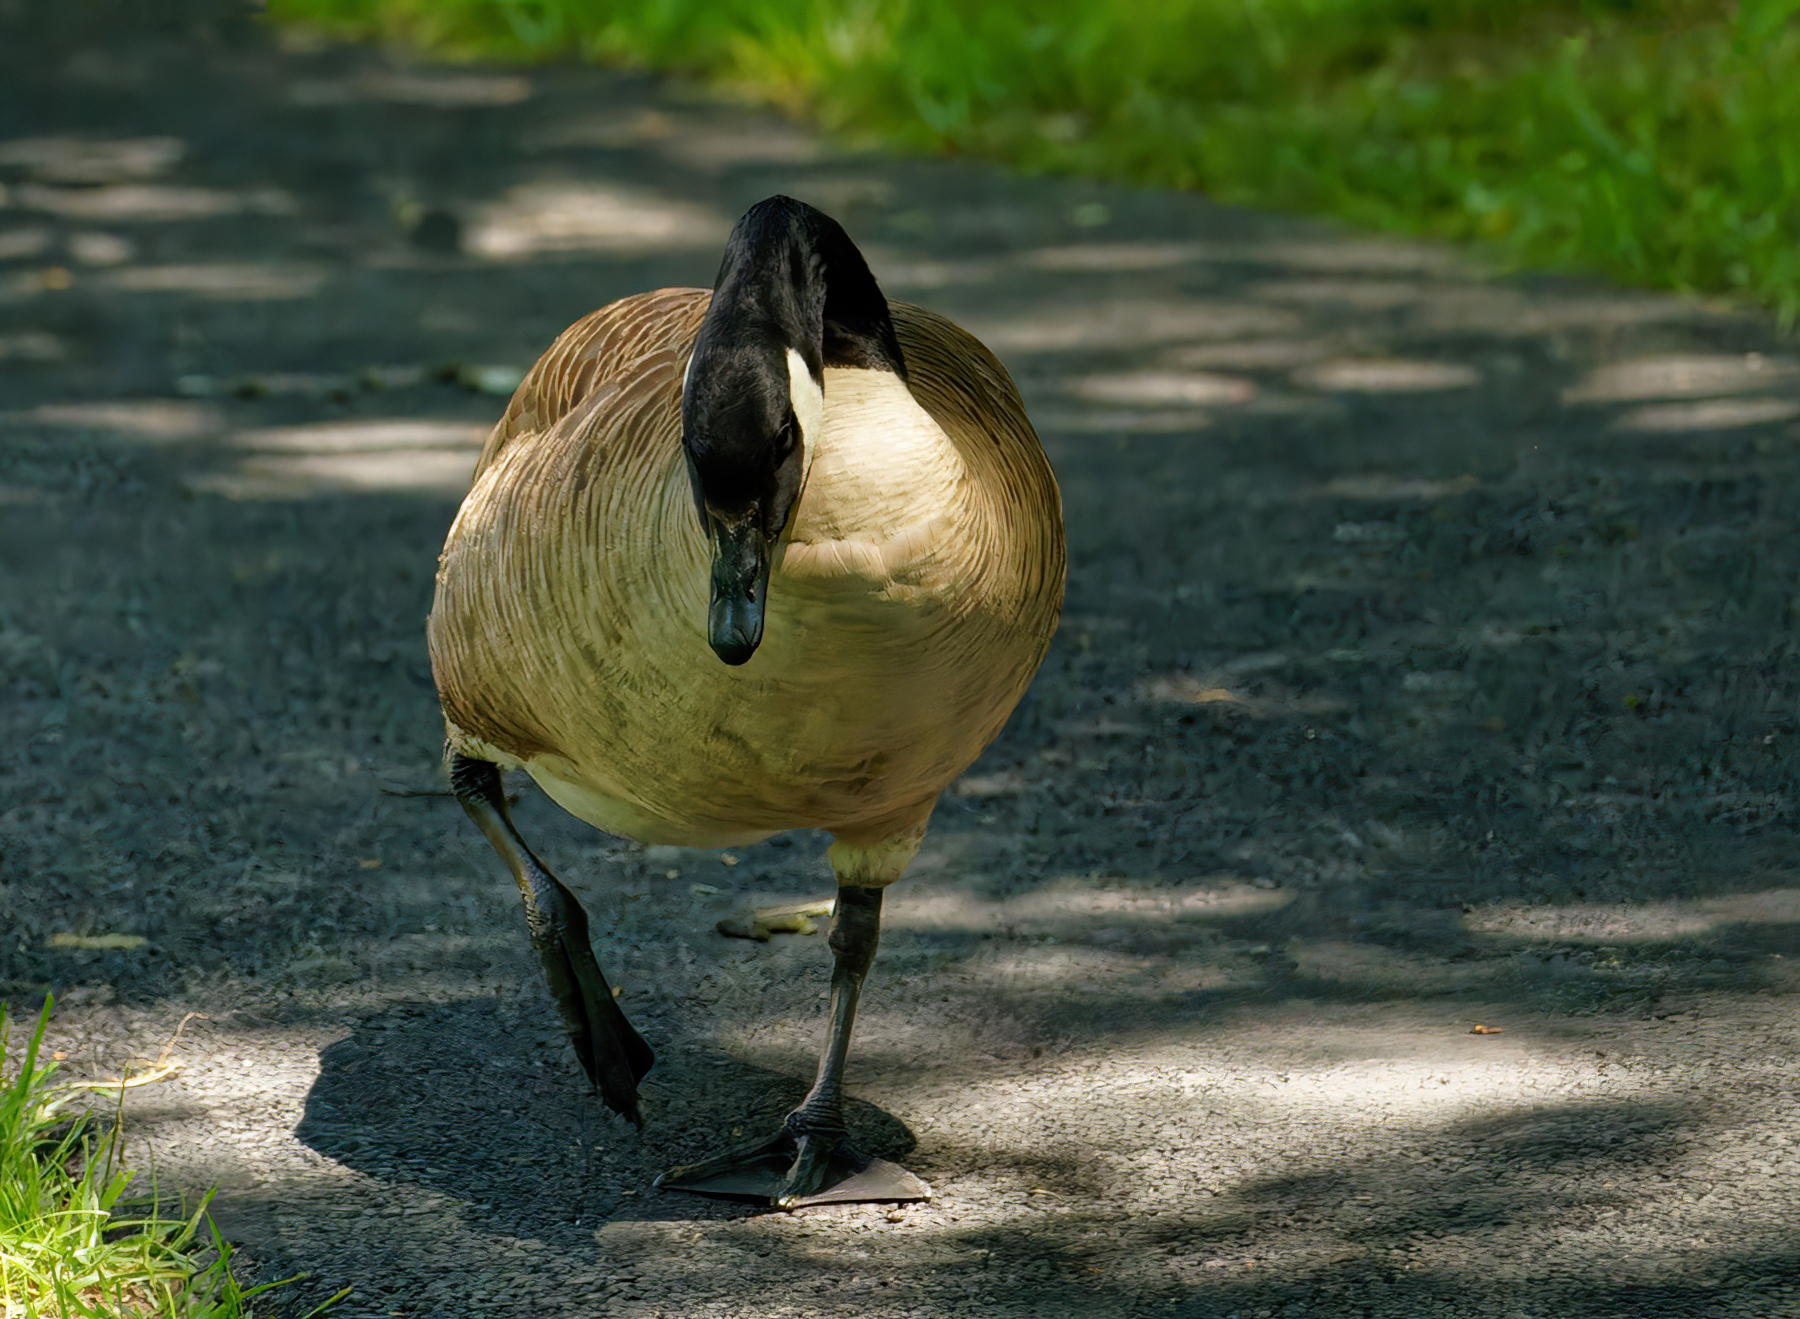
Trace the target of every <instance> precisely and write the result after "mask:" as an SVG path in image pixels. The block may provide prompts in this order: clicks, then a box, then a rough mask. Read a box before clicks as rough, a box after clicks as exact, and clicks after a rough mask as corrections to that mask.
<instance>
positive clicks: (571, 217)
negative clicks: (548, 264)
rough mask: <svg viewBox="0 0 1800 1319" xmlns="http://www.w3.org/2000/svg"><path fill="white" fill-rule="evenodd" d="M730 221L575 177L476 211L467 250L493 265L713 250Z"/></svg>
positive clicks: (526, 188)
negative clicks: (563, 255) (569, 255)
mask: <svg viewBox="0 0 1800 1319" xmlns="http://www.w3.org/2000/svg"><path fill="white" fill-rule="evenodd" d="M730 227H731V222H730V220H729V219H727V218H726V217H725V216H723V215H721V214H719V213H718V212H716V211H714V210H713V209H712V208H710V207H705V206H700V205H697V204H695V203H692V202H681V201H672V200H670V199H668V198H666V197H662V196H659V195H657V194H654V193H650V192H646V191H643V190H641V189H635V188H625V187H618V186H614V185H609V184H603V183H592V182H582V181H576V180H543V181H540V182H536V183H522V184H520V185H518V186H517V187H515V188H512V189H510V190H509V191H508V192H507V193H506V194H505V195H504V196H503V197H501V198H500V199H499V200H498V201H494V202H490V203H488V204H487V205H485V206H482V207H480V208H479V209H478V210H477V211H476V213H475V215H474V216H473V217H472V219H471V223H470V225H469V228H468V236H467V244H466V246H467V249H468V251H469V252H471V253H473V254H474V255H476V256H483V257H488V258H490V259H492V260H502V261H505V260H523V259H525V258H528V257H532V256H538V255H542V254H545V253H552V252H604V253H608V254H614V255H631V254H641V253H650V252H672V251H682V250H686V249H690V248H703V249H708V250H710V249H712V248H716V247H717V246H718V243H719V235H720V234H721V233H723V232H725V231H726V230H728V229H730Z"/></svg>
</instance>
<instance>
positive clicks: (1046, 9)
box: [271, 0, 1800, 324]
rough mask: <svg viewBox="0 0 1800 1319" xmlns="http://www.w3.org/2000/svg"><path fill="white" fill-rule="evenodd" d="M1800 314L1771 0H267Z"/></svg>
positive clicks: (1797, 31)
mask: <svg viewBox="0 0 1800 1319" xmlns="http://www.w3.org/2000/svg"><path fill="white" fill-rule="evenodd" d="M271 8H272V10H273V11H274V13H275V14H276V16H277V18H280V19H293V20H302V21H307V22H311V23H314V24H316V25H319V26H322V27H325V28H327V29H329V30H334V31H337V32H340V33H345V34H350V35H359V36H382V37H388V38H393V37H399V38H402V39H406V40H410V41H413V42H415V43H418V44H420V45H423V46H425V47H427V48H429V49H434V50H437V51H439V52H442V53H444V54H447V55H451V56H484V57H490V58H492V57H498V58H522V59H542V58H549V57H552V56H559V55H565V54H570V53H573V54H575V55H577V56H579V57H582V58H585V59H590V60H598V61H605V62H609V63H615V64H625V65H633V66H639V67H648V68H658V69H673V70H679V71H683V72H687V73H691V74H696V75H698V76H701V77H703V78H706V79H709V80H711V81H713V82H715V83H719V84H723V85H726V86H729V87H732V88H734V89H739V90H742V91H746V92H748V93H749V94H750V95H752V96H755V97H757V98H760V99H763V100H767V101H770V102H773V103H775V104H779V105H782V106H784V107H787V108H789V109H791V110H795V111H798V112H801V113H803V114H806V115H809V116H811V117H814V118H816V119H817V120H819V121H820V122H822V123H823V124H824V125H825V126H826V127H828V128H831V129H833V130H836V131H839V132H841V133H846V134H850V135H853V136H855V137H859V138H862V139H864V140H870V141H878V142H882V143H886V144H888V145H890V146H893V147H896V148H898V149H901V150H907V151H932V152H954V153H962V154H973V155H978V156H982V157H987V158H991V159H994V160H997V161H1001V162H1004V163H1007V164H1009V165H1012V166H1015V167H1018V168H1022V169H1026V170H1034V171H1055V172H1065V173H1076V174H1083V175H1088V176H1092V177H1098V178H1104V179H1110V180H1117V181H1123V182H1129V183H1141V184H1148V185H1156V186H1172V187H1181V188H1198V189H1203V190H1205V191H1207V192H1209V193H1211V194H1212V195H1214V196H1216V197H1218V198H1221V199H1223V200H1226V201H1233V202H1242V203H1246V204H1253V205H1259V206H1268V207H1276V208H1284V209H1292V210H1300V211H1307V212H1314V213H1318V214H1326V215H1336V216H1341V217H1343V218H1345V219H1349V220H1352V221H1354V222H1356V223H1359V224H1365V225H1370V226H1374V227H1377V228H1385V229H1391V230H1398V231H1402V232H1409V233H1424V234H1437V235H1442V236H1446V237H1449V238H1453V239H1457V240H1464V241H1474V242H1478V243H1482V244H1485V245H1487V246H1489V247H1490V248H1491V249H1492V250H1494V251H1495V252H1497V253H1498V254H1500V255H1501V257H1502V258H1503V259H1504V260H1506V261H1508V262H1510V263H1512V264H1516V265H1520V266H1526V265H1529V266H1537V267H1553V268H1565V269H1582V270H1590V271H1596V272H1600V273H1604V274H1607V275H1611V276H1613V277H1615V278H1618V279H1621V280H1625V281H1629V282H1633V283H1639V284H1646V285H1651V286H1655V287H1663V288H1674V289H1684V290H1690V291H1696V292H1703V293H1710V294H1718V295H1725V296H1728V297H1731V298H1733V299H1737V300H1742V301H1748V302H1752V303H1756V304H1760V305H1762V306H1765V307H1768V308H1770V309H1772V310H1774V311H1775V312H1777V313H1778V314H1779V315H1780V316H1781V318H1782V319H1783V321H1784V322H1785V323H1788V324H1792V323H1793V321H1794V320H1795V318H1796V317H1797V316H1800V25H1797V24H1796V22H1795V18H1794V15H1795V13H1796V11H1797V10H1800V0H1741V3H1733V0H1156V3H1145V2H1144V0H983V3H980V4H970V3H967V2H966V0H633V3H629V4H625V3H618V2H617V0H276V2H275V4H274V5H273V6H272V7H271Z"/></svg>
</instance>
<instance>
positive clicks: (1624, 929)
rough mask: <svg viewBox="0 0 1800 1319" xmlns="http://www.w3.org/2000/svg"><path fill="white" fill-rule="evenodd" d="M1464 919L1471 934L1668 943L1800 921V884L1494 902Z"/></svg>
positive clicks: (1584, 940) (1588, 940)
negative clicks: (1673, 897) (1645, 897)
mask: <svg viewBox="0 0 1800 1319" xmlns="http://www.w3.org/2000/svg"><path fill="white" fill-rule="evenodd" d="M1462 924H1463V928H1464V929H1466V930H1468V931H1469V932H1470V933H1471V934H1485V935H1497V936H1504V937H1506V938H1508V939H1512V940H1520V941H1527V942H1530V941H1546V940H1554V941H1557V942H1574V943H1594V944H1623V943H1664V942H1668V941H1670V940H1674V939H1691V938H1693V937H1694V936H1696V935H1703V934H1709V933H1713V932H1715V931H1718V930H1721V929H1726V928H1729V927H1731V926H1735V925H1794V926H1800V889H1794V888H1769V889H1759V890H1756V891H1754V892H1750V893H1727V894H1722V895H1720V896H1718V897H1713V898H1697V899H1693V900H1689V901H1675V902H1644V903H1619V902H1614V903H1573V904H1567V905H1562V906H1526V905H1524V904H1522V903H1489V904H1486V905H1483V906H1480V907H1476V908H1474V909H1473V910H1471V911H1469V912H1467V913H1465V914H1464V916H1463V920H1462Z"/></svg>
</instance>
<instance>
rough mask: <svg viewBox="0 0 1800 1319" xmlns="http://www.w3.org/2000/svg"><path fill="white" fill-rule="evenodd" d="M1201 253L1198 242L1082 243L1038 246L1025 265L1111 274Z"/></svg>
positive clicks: (1176, 262)
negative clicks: (1064, 245) (1070, 245)
mask: <svg viewBox="0 0 1800 1319" xmlns="http://www.w3.org/2000/svg"><path fill="white" fill-rule="evenodd" d="M1204 255H1205V249H1204V248H1202V247H1201V246H1200V245H1199V244H1198V243H1150V242H1144V243H1081V244H1077V245H1075V246H1072V247H1041V248H1039V249H1037V250H1036V251H1035V252H1029V253H1027V254H1026V256H1025V258H1024V264H1025V265H1026V266H1028V267H1030V268H1032V269H1034V270H1049V271H1057V272H1061V273H1078V272H1082V271H1098V272H1104V273H1107V274H1113V273H1119V272H1124V271H1133V270H1168V269H1171V268H1173V267H1175V266H1185V265H1191V264H1192V263H1194V262H1196V261H1199V260H1201V259H1202V258H1203V257H1204Z"/></svg>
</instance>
